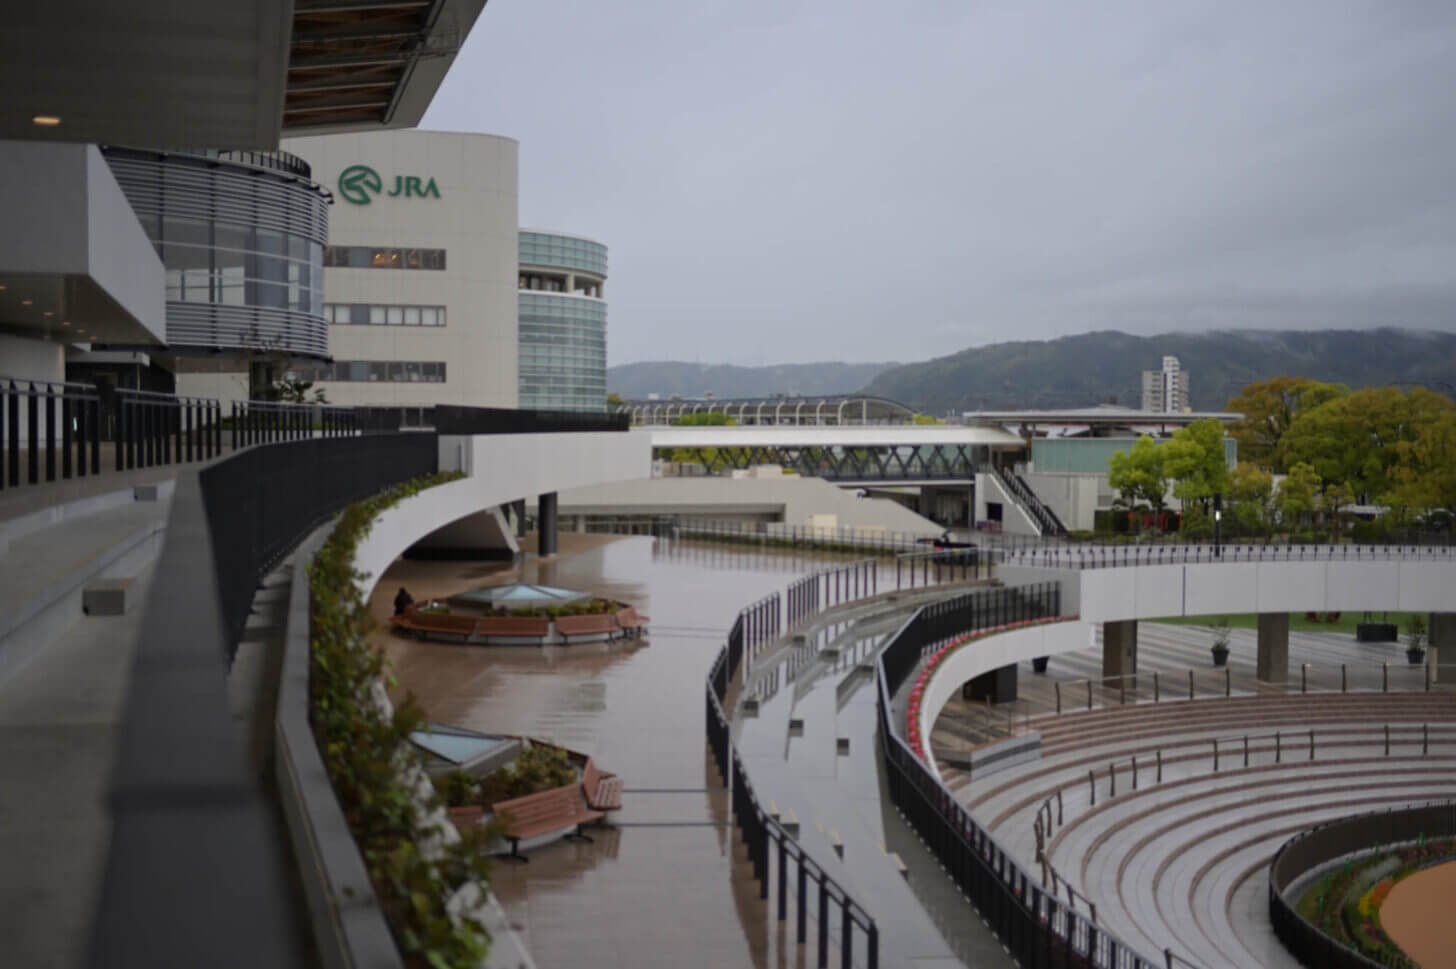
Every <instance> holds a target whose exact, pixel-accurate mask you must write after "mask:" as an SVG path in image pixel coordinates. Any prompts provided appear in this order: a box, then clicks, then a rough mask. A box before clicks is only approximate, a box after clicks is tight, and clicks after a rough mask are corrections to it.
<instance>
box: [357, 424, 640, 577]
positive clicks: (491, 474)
mask: <svg viewBox="0 0 1456 969" xmlns="http://www.w3.org/2000/svg"><path fill="white" fill-rule="evenodd" d="M440 468H441V469H442V470H453V469H458V470H463V471H465V472H466V473H467V474H468V475H469V477H467V478H462V479H461V480H459V481H452V482H449V483H448V484H443V485H438V486H436V487H434V488H430V489H428V490H426V491H423V492H421V493H420V494H418V495H415V496H414V497H412V498H407V499H405V500H404V501H402V502H400V503H399V504H398V505H395V506H394V507H393V508H390V509H387V510H386V511H384V512H383V513H382V514H381V515H380V516H379V518H377V519H376V520H375V522H374V527H373V529H372V530H371V531H370V532H369V535H368V537H366V538H365V539H364V541H363V542H361V543H360V545H359V551H358V554H357V555H355V557H354V567H355V568H356V569H358V570H359V572H360V573H361V574H362V576H361V578H360V579H359V580H358V586H359V591H360V593H361V594H362V595H363V596H365V597H366V598H367V597H368V596H369V593H370V592H371V591H372V590H373V588H374V585H375V583H376V582H377V581H378V580H379V576H381V575H383V574H384V570H385V569H387V568H389V564H390V563H391V562H393V561H394V560H395V559H397V558H398V557H399V556H400V555H401V554H402V553H403V552H404V550H405V549H407V548H409V547H410V546H411V545H413V544H414V543H415V542H417V541H418V540H420V539H421V538H424V537H425V536H426V535H428V534H430V532H433V531H434V530H435V529H437V528H440V527H441V526H443V525H448V524H450V523H451V522H453V521H456V520H458V519H460V518H464V517H465V516H467V515H471V514H474V513H475V512H478V511H480V510H481V509H484V508H490V507H493V506H496V505H502V504H505V503H507V502H511V501H515V500H517V499H519V498H528V497H534V496H536V495H539V494H543V493H547V492H552V491H560V490H561V489H564V488H580V487H582V486H584V485H589V484H601V483H603V482H607V481H622V480H629V479H633V478H646V477H648V476H649V474H650V473H651V468H652V450H651V441H650V438H649V436H648V434H647V432H645V431H626V432H602V433H582V434H496V435H482V436H479V437H441V438H440Z"/></svg>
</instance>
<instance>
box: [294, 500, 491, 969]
mask: <svg viewBox="0 0 1456 969" xmlns="http://www.w3.org/2000/svg"><path fill="white" fill-rule="evenodd" d="M459 477H461V475H460V474H459V473H458V472H447V473H440V474H432V475H426V476H424V477H421V478H416V479H414V480H412V481H408V482H406V483H404V484H402V485H399V486H398V487H396V488H394V489H392V490H390V491H388V492H385V493H384V494H380V495H376V496H374V497H372V498H369V499H366V500H365V501H361V502H358V503H357V504H354V505H351V506H349V507H348V508H347V509H345V510H344V512H343V514H342V515H340V516H339V520H338V522H337V524H336V525H335V527H334V531H333V534H332V535H331V536H330V537H329V540H328V541H327V542H326V543H325V544H324V546H323V547H322V548H321V549H319V552H318V554H317V555H315V556H314V560H313V564H312V565H311V566H309V570H308V573H309V589H310V595H311V600H312V609H311V611H310V616H309V636H310V643H311V646H312V650H311V654H310V670H309V693H310V701H311V702H310V711H309V713H310V720H311V722H312V724H313V730H314V736H315V737H316V739H317V740H318V745H319V750H320V752H321V753H322V754H323V759H324V766H325V767H326V768H327V769H328V773H329V780H330V781H331V782H332V783H333V786H334V793H335V794H336V795H337V796H338V799H339V804H340V806H341V807H342V808H343V811H344V816H345V817H346V818H347V819H348V822H349V829H350V831H351V832H352V833H353V835H354V840H355V841H356V842H357V843H358V845H359V849H360V851H361V852H362V854H363V855H364V862H365V865H366V866H367V868H368V870H369V877H370V879H371V880H372V881H373V883H374V889H375V892H376V893H377V894H378V896H379V900H380V903H381V905H382V906H383V909H384V912H385V914H386V916H387V917H388V919H389V923H390V928H391V929H392V930H393V932H394V937H395V941H396V943H397V944H398V945H399V949H400V952H401V954H402V955H403V956H404V959H405V962H406V964H407V965H409V966H410V967H411V969H416V967H420V969H423V967H433V969H473V967H475V966H476V965H478V964H479V963H480V961H481V960H482V959H484V958H485V954H486V951H487V948H488V946H489V943H490V934H489V933H488V932H487V931H486V929H485V927H484V926H483V925H481V924H480V923H479V922H478V921H476V920H475V919H471V918H464V919H461V920H459V921H457V920H455V919H454V918H452V917H451V916H450V914H449V913H448V912H447V911H446V908H445V904H446V902H447V900H448V899H449V897H450V895H451V894H453V892H454V891H455V890H456V889H457V888H459V887H460V886H461V885H462V884H464V882H465V881H466V880H468V879H472V878H473V879H478V880H480V881H481V882H485V881H486V879H487V877H488V874H489V871H488V867H487V865H486V861H485V858H486V855H485V851H484V848H485V845H484V843H483V842H484V841H485V840H486V838H487V835H486V833H485V832H481V833H479V834H476V833H474V832H472V833H471V834H469V835H467V836H466V837H464V838H463V839H462V840H461V841H460V842H458V843H456V844H453V845H449V846H447V847H446V848H445V849H444V851H443V852H442V853H441V854H440V855H439V856H438V857H433V858H432V857H427V856H426V855H425V854H424V853H423V852H422V851H421V849H420V845H421V844H422V843H424V842H425V841H426V840H427V839H429V838H430V837H431V836H432V835H434V834H436V833H437V832H436V829H435V827H434V826H433V825H428V826H426V825H421V823H420V822H419V820H418V819H417V817H416V815H417V813H418V812H417V805H416V800H415V798H416V793H415V790H414V787H413V785H412V784H410V783H407V782H406V777H407V776H408V773H409V768H411V767H415V766H418V765H419V757H418V755H417V754H415V753H414V751H413V748H412V747H411V746H410V745H409V743H408V740H409V735H410V733H411V732H412V731H414V730H416V729H418V728H419V727H420V726H421V725H422V724H423V722H424V718H423V715H422V713H421V711H420V709H419V707H418V706H417V705H416V704H415V703H414V701H413V699H412V698H411V699H407V700H406V701H405V702H403V703H401V704H399V705H398V706H397V707H396V708H395V711H394V714H393V716H389V717H386V716H385V715H384V714H383V712H382V711H381V710H380V708H379V707H378V706H377V705H376V704H375V703H374V702H373V701H372V699H371V693H372V691H373V689H374V688H375V685H376V684H378V683H381V682H386V681H388V670H387V668H386V664H385V660H384V656H383V654H381V653H380V652H379V651H378V650H376V649H374V648H373V647H371V646H370V645H369V632H370V630H371V628H372V627H373V620H372V619H371V617H370V615H369V609H368V605H367V603H366V602H365V601H364V598H363V597H362V596H361V595H360V594H359V591H358V588H357V587H356V586H355V580H356V579H357V578H358V577H359V573H358V572H356V571H355V569H354V556H355V553H356V552H357V551H358V548H359V543H360V542H361V541H363V539H364V537H365V536H366V535H368V534H369V530H370V529H371V528H372V527H373V524H374V520H375V519H376V518H377V517H378V516H379V514H380V512H382V511H384V510H385V509H387V508H390V507H393V506H394V505H397V504H399V503H400V502H401V501H403V500H404V499H406V498H409V497H411V496H412V495H416V494H419V493H420V492H421V491H424V490H425V489H426V488H430V487H433V486H435V485H438V484H443V483H445V482H447V481H453V480H455V479H456V478H459Z"/></svg>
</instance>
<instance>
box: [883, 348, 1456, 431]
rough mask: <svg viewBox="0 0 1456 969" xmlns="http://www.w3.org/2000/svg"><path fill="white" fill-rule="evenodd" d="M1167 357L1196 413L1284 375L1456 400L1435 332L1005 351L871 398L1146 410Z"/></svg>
mask: <svg viewBox="0 0 1456 969" xmlns="http://www.w3.org/2000/svg"><path fill="white" fill-rule="evenodd" d="M1165 354H1168V355H1172V356H1175V357H1177V358H1178V361H1179V364H1180V365H1181V366H1182V368H1183V369H1184V370H1185V371H1187V372H1188V382H1189V396H1190V398H1191V401H1190V402H1191V405H1192V407H1193V409H1194V410H1222V409H1223V408H1224V407H1225V406H1226V405H1227V404H1228V402H1229V399H1230V398H1232V397H1235V396H1237V395H1238V393H1239V391H1241V390H1242V389H1243V388H1244V386H1245V385H1247V384H1250V383H1254V382H1255V381H1259V380H1267V379H1268V378H1270V377H1276V376H1279V375H1281V374H1287V375H1289V376H1302V377H1311V378H1313V379H1315V380H1325V381H1330V382H1332V383H1342V384H1347V385H1349V386H1350V387H1352V388H1358V387H1372V386H1383V385H1386V384H1395V383H1403V382H1410V383H1418V384H1424V385H1426V386H1428V387H1430V388H1431V389H1432V390H1438V391H1442V392H1444V393H1447V394H1452V395H1456V387H1453V384H1456V334H1453V333H1437V332H1434V331H1426V330H1394V329H1378V330H1316V331H1303V330H1286V331H1279V332H1274V331H1263V330H1224V331H1214V332H1208V333H1169V334H1164V335H1163V336H1151V337H1141V336H1129V335H1128V334H1126V333H1119V332H1116V331H1105V332H1100V333H1085V334H1082V335H1080V336H1069V337H1063V338H1062V339H1059V340H1048V341H1039V342H1020V343H996V344H991V345H990V346H984V347H973V348H971V349H968V350H962V351H960V352H959V353H955V354H952V355H950V356H948V357H938V358H936V359H934V360H927V361H925V362H924V363H911V364H905V365H904V366H899V367H894V368H892V369H889V370H886V371H885V372H884V373H881V374H880V375H879V376H877V377H876V378H875V379H874V380H872V381H870V382H869V383H868V384H867V385H866V387H865V388H864V389H865V392H866V393H870V394H876V395H879V396H882V397H890V398H893V399H895V400H898V401H901V402H903V403H905V404H908V405H910V406H911V407H914V408H915V409H916V410H919V411H921V412H923V413H927V414H936V415H941V414H945V413H946V412H957V413H958V412H960V411H966V410H994V409H1002V408H1032V407H1079V406H1090V405H1093V404H1097V403H1101V402H1104V401H1108V400H1110V399H1112V398H1114V397H1115V398H1116V402H1117V403H1120V404H1123V405H1125V406H1131V407H1137V406H1139V404H1140V403H1141V400H1142V371H1144V370H1157V369H1159V368H1160V367H1161V366H1162V361H1163V356H1164V355H1165Z"/></svg>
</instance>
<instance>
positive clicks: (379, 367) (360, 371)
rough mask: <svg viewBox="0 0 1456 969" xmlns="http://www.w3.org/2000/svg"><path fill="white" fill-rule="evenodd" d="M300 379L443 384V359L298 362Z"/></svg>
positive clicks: (296, 370)
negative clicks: (301, 363) (299, 363)
mask: <svg viewBox="0 0 1456 969" xmlns="http://www.w3.org/2000/svg"><path fill="white" fill-rule="evenodd" d="M293 376H294V378H295V379H297V380H315V381H317V380H328V381H334V382H337V383H382V384H443V383H444V382H445V363H444V361H434V360H424V361H419V360H335V361H334V362H333V363H320V364H314V365H312V366H310V365H296V366H294V367H293Z"/></svg>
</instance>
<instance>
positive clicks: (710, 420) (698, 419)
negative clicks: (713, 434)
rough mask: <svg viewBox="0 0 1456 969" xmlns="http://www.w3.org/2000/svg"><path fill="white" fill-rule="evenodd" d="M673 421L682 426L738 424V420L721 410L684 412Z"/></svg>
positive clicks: (725, 425)
mask: <svg viewBox="0 0 1456 969" xmlns="http://www.w3.org/2000/svg"><path fill="white" fill-rule="evenodd" d="M672 423H674V424H676V425H678V426H680V427H727V426H735V425H737V423H738V420H737V418H733V417H729V416H728V415H727V414H724V413H722V412H721V411H713V412H712V413H697V414H684V415H683V416H681V417H675V418H673V420H672Z"/></svg>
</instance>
